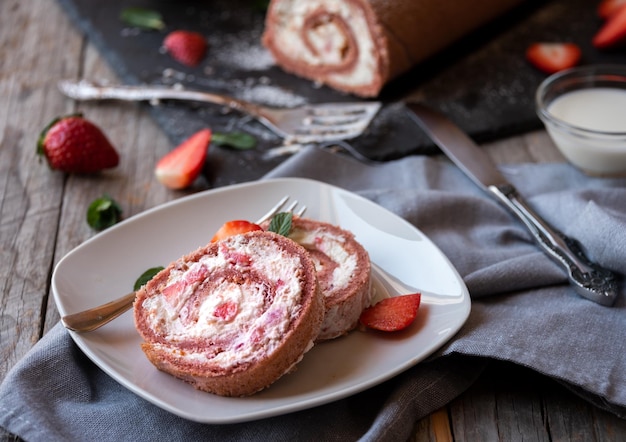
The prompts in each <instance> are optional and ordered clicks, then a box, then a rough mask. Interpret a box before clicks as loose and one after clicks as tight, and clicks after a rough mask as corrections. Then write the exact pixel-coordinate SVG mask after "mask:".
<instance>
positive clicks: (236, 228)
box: [211, 219, 262, 242]
mask: <svg viewBox="0 0 626 442" xmlns="http://www.w3.org/2000/svg"><path fill="white" fill-rule="evenodd" d="M255 230H262V228H261V226H259V225H258V224H255V223H252V222H250V221H246V220H242V219H236V220H232V221H228V222H226V223H224V224H223V225H222V227H220V228H219V230H218V231H217V232H216V233H215V235H214V236H213V238H211V242H217V241H220V240H222V239H225V238H228V237H229V236H234V235H240V234H242V233H247V232H253V231H255Z"/></svg>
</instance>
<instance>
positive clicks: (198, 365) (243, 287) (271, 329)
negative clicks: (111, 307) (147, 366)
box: [134, 231, 324, 396]
mask: <svg viewBox="0 0 626 442" xmlns="http://www.w3.org/2000/svg"><path fill="white" fill-rule="evenodd" d="M134 315H135V326H136V328H137V330H138V331H139V333H140V334H141V336H142V337H143V339H144V340H145V342H144V343H143V344H142V349H143V351H144V353H145V354H146V356H147V357H148V359H149V360H150V361H151V362H152V363H153V364H154V365H155V366H156V367H157V368H158V369H159V370H162V371H164V372H167V373H169V374H171V375H174V376H176V377H178V378H180V379H183V380H185V381H187V382H189V383H190V384H192V385H193V386H194V387H196V388H198V389H200V390H203V391H208V392H211V393H215V394H218V395H222V396H246V395H250V394H253V393H255V392H257V391H260V390H262V389H264V388H266V387H268V386H269V385H271V384H272V383H273V382H275V381H276V380H277V379H279V378H280V377H281V376H283V375H284V374H286V373H288V372H290V371H291V370H293V369H294V368H295V365H296V364H297V363H298V362H299V361H300V360H301V359H302V357H303V355H304V353H305V352H306V351H308V350H309V349H310V348H311V347H312V346H313V342H314V340H315V339H316V337H317V336H318V334H319V332H320V327H321V323H322V319H323V315H324V300H323V298H322V296H321V293H320V291H319V288H318V284H317V280H316V272H315V266H314V263H313V261H312V259H311V257H310V254H309V253H308V252H307V251H306V250H305V249H304V248H303V247H302V246H300V245H298V244H297V243H295V242H294V241H292V240H290V239H288V238H285V237H283V236H280V235H277V234H275V233H272V232H265V231H256V232H251V233H246V234H243V235H235V236H231V237H229V238H226V239H224V240H222V241H218V242H215V243H211V244H209V245H207V246H205V247H202V248H200V249H198V250H196V251H195V252H192V253H190V254H189V255H187V256H184V257H182V258H180V259H178V260H176V261H174V262H173V263H171V264H170V265H169V266H168V267H167V268H165V269H164V270H163V271H161V272H160V273H159V274H157V275H156V276H155V277H154V278H153V279H152V280H151V281H150V282H149V283H148V284H146V285H145V286H144V287H143V288H142V289H141V290H139V292H138V293H137V298H136V300H135V304H134Z"/></svg>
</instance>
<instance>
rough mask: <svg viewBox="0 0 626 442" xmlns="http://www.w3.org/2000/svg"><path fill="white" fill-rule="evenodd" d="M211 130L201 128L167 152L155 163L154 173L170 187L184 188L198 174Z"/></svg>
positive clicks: (162, 182) (204, 156)
mask: <svg viewBox="0 0 626 442" xmlns="http://www.w3.org/2000/svg"><path fill="white" fill-rule="evenodd" d="M210 141H211V130H210V129H202V130H201V131H198V132H196V133H195V134H193V135H192V136H191V137H189V138H188V139H186V140H185V141H183V142H182V143H181V144H180V145H179V146H178V147H176V148H175V149H174V150H172V151H170V152H169V153H167V154H166V155H165V156H164V157H163V158H161V159H160V160H159V162H158V163H157V165H156V167H155V169H154V174H155V175H156V178H157V180H159V182H160V183H161V184H163V185H164V186H166V187H169V188H170V189H184V188H185V187H189V186H190V185H191V183H193V182H194V180H195V179H196V178H197V177H198V175H200V171H201V170H202V166H204V160H205V159H206V155H207V151H208V146H209V142H210Z"/></svg>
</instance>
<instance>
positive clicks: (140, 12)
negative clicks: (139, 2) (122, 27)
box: [120, 7, 165, 31]
mask: <svg viewBox="0 0 626 442" xmlns="http://www.w3.org/2000/svg"><path fill="white" fill-rule="evenodd" d="M120 19H121V20H122V21H123V22H124V23H126V24H127V25H129V26H135V27H137V28H142V29H146V30H155V31H160V30H161V29H163V28H165V22H164V21H163V17H162V16H161V14H160V13H159V12H157V11H154V10H152V9H146V8H136V7H130V8H125V9H123V10H122V12H121V14H120Z"/></svg>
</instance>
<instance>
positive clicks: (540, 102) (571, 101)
mask: <svg viewBox="0 0 626 442" xmlns="http://www.w3.org/2000/svg"><path fill="white" fill-rule="evenodd" d="M536 99H537V113H538V115H539V117H540V118H541V120H542V121H543V122H544V124H545V126H546V130H547V131H548V133H549V134H550V136H551V138H552V139H553V141H554V143H555V144H556V145H557V147H558V148H559V150H560V151H561V152H562V153H563V155H564V156H565V157H566V158H567V160H569V161H570V162H571V163H572V164H573V165H575V166H576V167H578V168H579V169H581V170H583V171H584V172H585V173H588V174H590V175H597V176H619V175H626V67H619V66H601V67H594V66H590V67H583V68H575V69H571V70H568V71H564V72H561V73H558V74H555V75H553V76H551V77H548V78H547V79H546V80H544V82H543V83H542V84H541V85H540V87H539V89H538V90H537V97H536Z"/></svg>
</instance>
